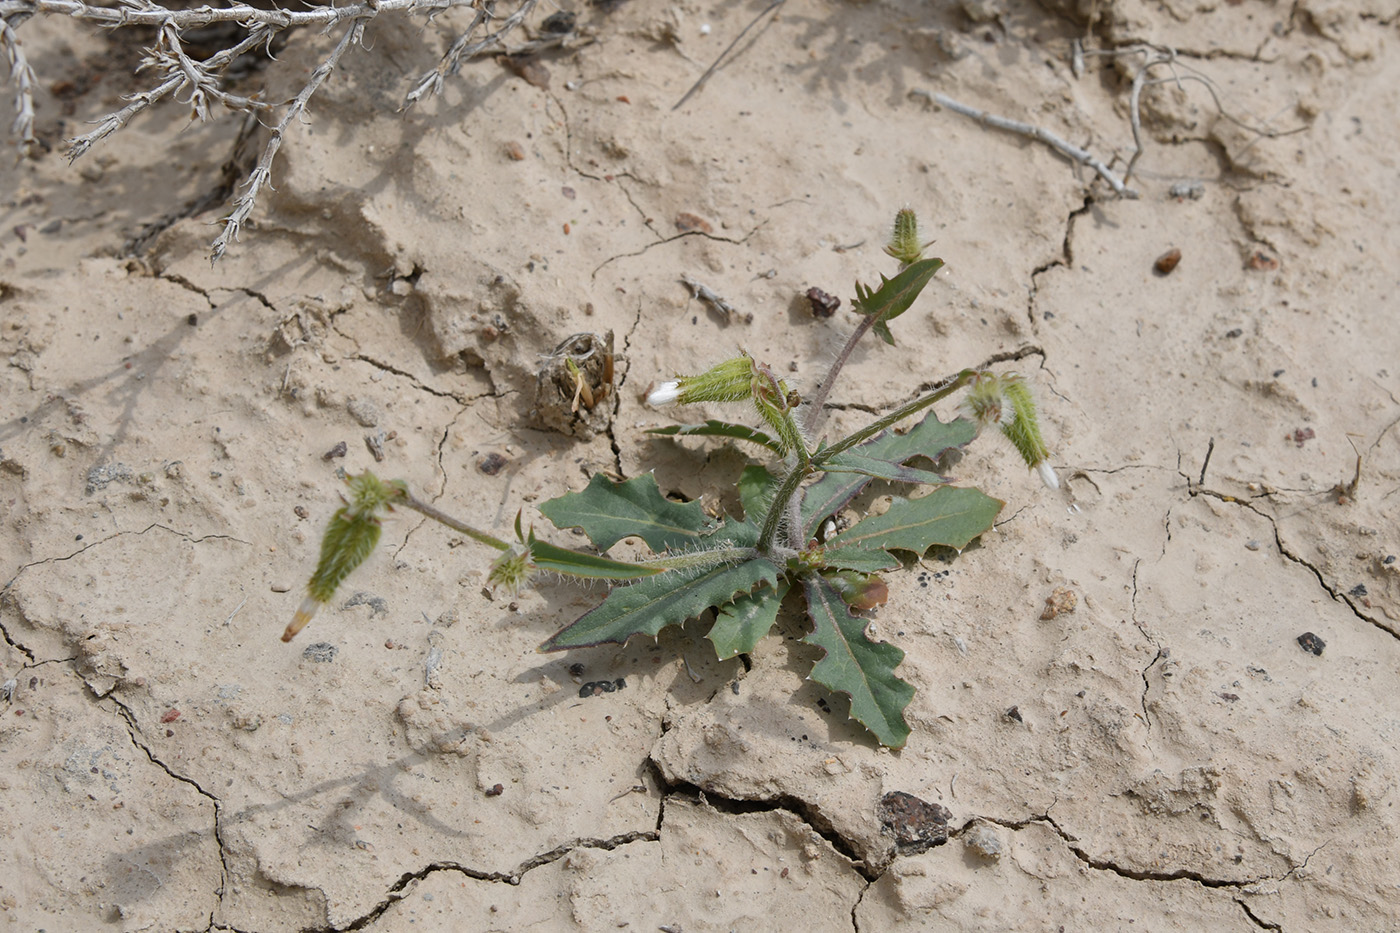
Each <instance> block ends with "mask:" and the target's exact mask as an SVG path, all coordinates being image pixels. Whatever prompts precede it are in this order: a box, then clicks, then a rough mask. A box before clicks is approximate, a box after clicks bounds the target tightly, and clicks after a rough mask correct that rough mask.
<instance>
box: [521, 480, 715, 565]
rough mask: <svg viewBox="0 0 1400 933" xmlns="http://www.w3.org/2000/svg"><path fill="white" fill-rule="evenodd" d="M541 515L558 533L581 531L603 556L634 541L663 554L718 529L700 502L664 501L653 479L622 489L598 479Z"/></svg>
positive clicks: (556, 501) (631, 482) (548, 505)
mask: <svg viewBox="0 0 1400 933" xmlns="http://www.w3.org/2000/svg"><path fill="white" fill-rule="evenodd" d="M540 511H541V512H543V513H544V516H545V517H546V518H548V519H549V520H550V521H551V522H553V523H554V524H555V526H556V527H558V528H561V529H562V528H582V529H583V531H584V533H585V534H587V535H588V537H589V540H591V541H592V542H593V543H594V545H596V546H597V548H598V550H600V551H606V550H607V549H608V548H610V547H612V546H613V545H614V544H616V543H617V542H619V541H621V540H622V539H623V538H627V537H631V536H633V535H635V536H637V537H638V538H641V539H642V540H643V541H645V542H646V543H647V546H648V547H650V548H651V549H652V550H653V551H664V550H667V549H669V548H673V547H676V546H678V545H684V544H687V543H690V542H693V541H694V540H695V539H696V538H700V537H703V536H705V535H708V534H710V533H711V532H712V531H714V530H715V528H717V527H718V525H716V523H715V522H713V521H712V520H711V519H709V518H708V517H706V515H705V513H704V511H703V510H702V509H701V507H700V503H699V502H672V501H670V500H669V499H667V498H665V497H664V496H662V495H661V490H659V489H658V488H657V487H656V477H654V476H652V475H651V474H650V473H648V474H646V475H644V476H638V477H636V478H635V479H629V480H627V481H626V482H624V483H614V482H613V481H612V480H610V479H608V478H607V477H606V476H603V475H602V474H601V473H595V474H593V478H592V479H591V480H589V481H588V488H586V489H584V490H583V491H582V492H570V493H566V494H564V495H562V496H559V497H558V498H557V499H550V500H549V501H548V502H546V503H544V504H543V505H541V506H540Z"/></svg>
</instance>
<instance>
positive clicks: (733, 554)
mask: <svg viewBox="0 0 1400 933" xmlns="http://www.w3.org/2000/svg"><path fill="white" fill-rule="evenodd" d="M758 556H759V552H758V549H757V548H751V547H719V548H711V549H709V550H705V551H693V552H691V553H689V554H676V555H673V556H671V557H657V558H653V559H652V560H644V561H642V562H641V564H640V566H642V567H664V568H666V569H667V570H684V569H686V568H687V567H709V566H711V565H713V564H727V563H738V562H739V561H745V560H752V559H753V558H755V557H758Z"/></svg>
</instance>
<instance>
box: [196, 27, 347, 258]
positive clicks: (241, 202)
mask: <svg viewBox="0 0 1400 933" xmlns="http://www.w3.org/2000/svg"><path fill="white" fill-rule="evenodd" d="M366 19H368V17H366ZM364 33H365V20H364V19H357V20H355V21H353V22H352V23H351V24H350V26H349V27H348V28H347V29H346V30H345V32H344V33H343V34H342V35H341V37H340V41H339V42H337V43H336V44H335V48H334V49H332V50H331V54H329V55H327V56H326V60H325V61H323V62H321V64H320V65H318V66H317V67H316V70H315V71H313V72H312V73H311V80H310V81H308V82H307V83H306V87H304V88H302V89H301V93H299V94H297V96H296V97H294V98H293V99H292V102H291V104H290V105H289V106H288V107H287V112H286V113H284V114H282V119H281V120H279V121H278V123H277V125H276V126H274V127H273V128H272V134H271V136H270V137H269V138H268V141H267V145H266V146H264V147H263V151H262V155H261V156H259V157H258V164H257V167H255V168H254V169H253V174H251V175H249V176H248V182H247V184H246V185H245V186H244V188H243V193H242V194H240V195H239V196H238V198H237V199H236V200H235V201H234V202H233V212H232V213H230V214H229V215H228V216H227V217H225V218H224V232H223V233H220V234H219V238H218V239H216V240H215V241H214V246H213V248H212V249H211V250H210V253H209V261H210V262H211V263H215V262H218V261H219V258H220V257H221V256H223V254H224V251H225V250H227V249H228V245H229V243H231V242H233V241H234V240H236V239H237V238H238V231H239V230H240V229H241V228H242V226H243V224H244V222H245V221H246V220H247V219H248V215H249V214H251V213H252V212H253V205H254V204H255V202H256V201H257V198H258V192H260V191H261V190H262V189H263V187H264V186H266V185H267V184H268V182H269V180H270V179H271V177H272V160H273V158H274V157H275V156H276V155H277V150H278V149H280V148H282V140H283V138H284V137H285V135H286V132H287V127H289V126H291V125H292V121H293V120H295V119H296V118H297V117H299V116H301V114H302V112H303V111H304V110H305V109H306V102H307V101H309V100H310V99H311V95H312V94H315V93H316V91H317V90H319V89H320V87H321V85H322V84H323V83H324V82H325V80H326V78H327V77H329V76H330V73H331V72H332V71H334V70H335V66H336V65H338V64H339V63H340V59H341V56H343V55H344V54H345V50H346V49H348V48H350V46H351V45H352V44H354V43H357V42H359V41H360V40H361V39H363V38H364Z"/></svg>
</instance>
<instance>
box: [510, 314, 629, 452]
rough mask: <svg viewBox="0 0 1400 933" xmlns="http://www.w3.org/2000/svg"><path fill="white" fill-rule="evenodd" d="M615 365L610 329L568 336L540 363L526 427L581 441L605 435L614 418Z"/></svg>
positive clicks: (615, 358)
mask: <svg viewBox="0 0 1400 933" xmlns="http://www.w3.org/2000/svg"><path fill="white" fill-rule="evenodd" d="M616 364H617V357H616V355H615V354H614V353H613V333H612V331H608V332H607V333H606V334H594V333H586V332H585V333H580V334H574V335H572V336H570V337H568V338H566V339H565V340H564V341H563V342H561V343H560V344H559V345H558V346H557V347H555V348H554V351H553V352H552V353H550V354H549V355H547V356H545V357H544V358H543V359H542V360H541V363H540V369H539V373H538V375H537V376H536V379H535V404H534V407H533V408H532V409H531V410H530V416H529V421H530V423H531V424H532V425H534V426H535V427H540V428H544V429H546V430H549V431H558V432H559V433H560V434H568V435H570V436H575V437H580V438H583V439H585V440H587V439H588V438H591V437H593V435H594V434H598V433H606V432H607V429H608V425H609V424H611V423H612V417H613V407H614V405H613V403H614V401H615V398H614V392H613V390H614V388H615V385H616V382H615V380H616Z"/></svg>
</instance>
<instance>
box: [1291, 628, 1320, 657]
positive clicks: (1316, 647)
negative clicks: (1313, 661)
mask: <svg viewBox="0 0 1400 933" xmlns="http://www.w3.org/2000/svg"><path fill="white" fill-rule="evenodd" d="M1298 646H1299V647H1301V648H1302V649H1303V650H1304V651H1311V652H1312V653H1313V654H1315V655H1317V656H1318V657H1319V658H1320V657H1322V649H1323V648H1326V647H1327V642H1325V641H1323V640H1322V639H1321V638H1318V637H1317V636H1316V635H1314V634H1313V633H1312V632H1304V633H1303V634H1301V635H1299V636H1298Z"/></svg>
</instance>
